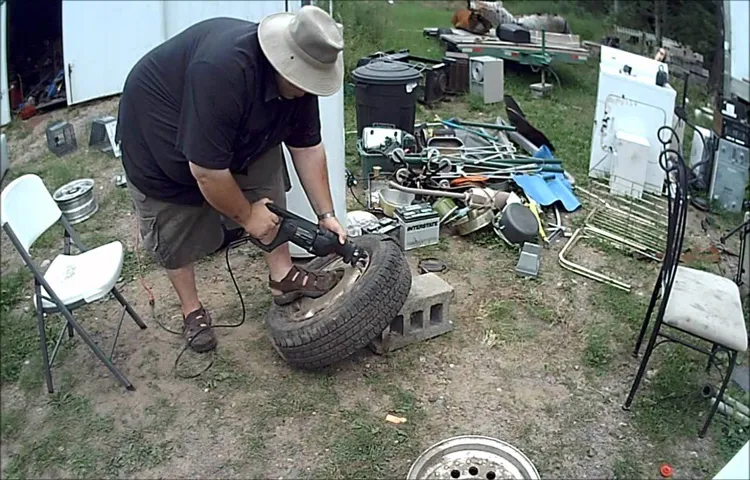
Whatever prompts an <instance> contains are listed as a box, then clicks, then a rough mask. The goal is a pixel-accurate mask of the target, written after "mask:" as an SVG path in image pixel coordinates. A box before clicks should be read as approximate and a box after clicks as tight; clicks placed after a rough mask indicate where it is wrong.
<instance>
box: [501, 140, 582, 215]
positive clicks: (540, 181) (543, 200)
mask: <svg viewBox="0 0 750 480" xmlns="http://www.w3.org/2000/svg"><path fill="white" fill-rule="evenodd" d="M543 148H546V147H543ZM545 177H546V178H545ZM549 177H552V178H549ZM513 181H514V182H516V185H518V186H519V187H521V189H522V190H523V193H525V194H526V196H527V197H529V198H530V199H531V200H534V201H535V202H536V203H538V204H539V205H543V206H545V207H547V206H550V205H552V204H553V203H555V202H560V203H561V204H562V206H563V209H564V210H565V211H566V212H574V211H576V210H578V208H579V207H580V206H581V202H580V201H578V198H576V196H575V195H574V194H573V187H572V186H571V185H570V182H568V180H567V179H566V178H565V175H563V174H562V173H556V174H554V175H549V174H547V175H544V176H542V175H515V174H514V175H513Z"/></svg>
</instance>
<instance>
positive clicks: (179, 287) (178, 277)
mask: <svg viewBox="0 0 750 480" xmlns="http://www.w3.org/2000/svg"><path fill="white" fill-rule="evenodd" d="M167 276H168V277H169V281H170V282H172V286H173V287H174V289H175V291H176V292H177V296H178V297H180V303H181V304H182V314H183V316H185V317H187V316H188V314H190V313H192V312H194V311H196V310H198V309H199V308H201V302H200V300H199V299H198V289H197V288H196V286H195V271H194V270H193V264H192V263H191V264H190V265H187V266H185V267H182V268H178V269H176V270H167Z"/></svg>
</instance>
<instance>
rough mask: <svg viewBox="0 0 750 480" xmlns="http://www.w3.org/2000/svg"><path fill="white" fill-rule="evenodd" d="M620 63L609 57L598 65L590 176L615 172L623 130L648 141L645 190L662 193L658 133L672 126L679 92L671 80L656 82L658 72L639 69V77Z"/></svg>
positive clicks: (662, 176) (603, 175)
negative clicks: (677, 92)
mask: <svg viewBox="0 0 750 480" xmlns="http://www.w3.org/2000/svg"><path fill="white" fill-rule="evenodd" d="M646 60H648V59H646ZM619 63H620V61H619V60H618V61H616V62H615V61H614V60H610V63H605V64H602V65H600V67H599V85H598V90H597V98H596V113H595V116H594V125H593V131H592V135H591V152H590V158H589V176H590V177H594V178H602V177H605V176H608V175H610V174H611V173H612V166H613V161H612V160H613V156H614V154H615V153H616V152H615V148H616V138H617V136H616V134H617V132H618V131H621V132H624V133H627V134H630V135H633V136H637V137H642V138H644V139H645V140H646V142H647V144H648V145H649V150H648V158H647V160H646V162H643V164H645V165H646V173H645V184H644V186H643V189H644V190H645V191H646V192H650V193H656V194H660V193H661V192H662V186H663V184H664V171H663V170H662V169H661V167H660V166H659V154H660V153H661V149H662V145H661V143H660V142H659V139H658V136H657V132H658V130H659V128H660V127H662V126H664V125H668V126H670V127H671V126H672V125H673V121H674V106H675V99H676V92H675V90H674V88H672V86H671V85H669V83H667V84H665V85H664V86H662V87H660V86H659V85H657V84H656V74H655V73H654V76H653V77H651V76H650V73H651V71H650V70H648V69H647V68H640V69H639V71H641V74H640V76H635V75H628V74H626V73H624V72H623V71H622V70H621V68H620V67H618V66H617V65H618V64H619ZM656 63H659V62H656ZM638 164H639V165H640V164H641V162H638ZM629 176H631V177H640V175H636V174H633V175H629Z"/></svg>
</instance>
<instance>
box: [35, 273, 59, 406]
mask: <svg viewBox="0 0 750 480" xmlns="http://www.w3.org/2000/svg"><path fill="white" fill-rule="evenodd" d="M36 293H37V294H36V320H37V327H38V328H39V346H40V347H41V350H42V364H43V367H44V380H45V382H46V383H47V392H49V393H54V391H55V390H54V387H53V385H52V371H51V369H52V366H51V365H50V362H49V351H48V350H47V332H46V331H45V326H44V312H43V311H42V298H41V295H40V289H39V286H38V285H37V287H36Z"/></svg>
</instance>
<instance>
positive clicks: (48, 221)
mask: <svg viewBox="0 0 750 480" xmlns="http://www.w3.org/2000/svg"><path fill="white" fill-rule="evenodd" d="M0 221H2V226H3V230H4V231H5V233H6V234H7V235H8V238H9V239H10V241H11V243H12V244H13V246H14V247H15V249H16V250H17V251H18V253H19V254H20V255H21V258H22V260H23V262H24V264H25V265H26V267H28V268H29V269H30V270H31V272H32V273H33V275H34V297H33V301H34V305H35V308H36V317H37V326H38V328H39V341H40V346H41V351H42V352H41V353H42V362H43V364H44V365H43V366H44V378H45V380H46V383H47V391H48V392H49V393H53V392H54V388H53V385H52V371H51V369H52V364H53V363H54V360H55V356H56V355H57V352H58V349H59V348H60V345H61V343H62V340H63V338H64V334H65V332H66V330H67V332H68V336H69V337H73V332H74V331H75V332H77V333H78V334H79V335H80V336H81V338H82V339H83V341H84V342H85V343H86V345H88V346H89V348H91V350H92V351H93V352H94V354H95V355H96V356H97V358H99V360H101V361H102V363H104V365H105V366H106V367H107V369H109V371H110V372H111V373H112V374H113V375H114V376H115V378H116V379H117V380H118V381H119V382H120V383H121V384H122V385H123V386H125V387H126V388H127V389H128V390H134V389H135V388H134V387H133V384H132V383H130V381H129V380H128V379H127V378H126V377H125V376H124V375H123V374H122V373H121V372H120V371H119V370H118V369H117V368H116V367H115V366H114V364H113V363H112V354H113V353H114V350H115V346H116V345H117V339H118V337H119V334H120V329H121V327H122V323H123V320H124V318H125V313H126V312H127V313H128V314H130V316H131V317H132V319H133V321H134V322H135V323H136V325H138V326H139V327H140V328H141V329H145V328H146V324H145V323H143V321H142V320H141V318H140V317H139V316H138V314H137V313H136V312H135V310H134V309H133V308H132V307H131V305H130V304H129V303H128V301H127V300H125V298H124V297H123V296H122V295H121V294H120V292H119V291H118V290H117V288H116V287H115V283H117V279H118V278H119V277H120V272H121V270H122V265H123V261H124V252H123V246H122V243H120V242H118V241H114V242H110V243H107V244H106V245H101V246H99V247H96V248H93V249H90V250H89V249H86V248H85V247H84V246H83V243H82V242H81V239H80V237H79V236H78V234H77V233H76V232H75V230H73V227H72V226H71V225H70V223H69V222H68V220H67V219H66V218H65V216H64V215H63V214H62V212H61V211H60V209H59V207H58V206H57V203H55V201H54V199H53V198H52V195H50V193H49V191H48V190H47V187H45V185H44V182H43V181H42V179H41V178H39V177H38V176H36V175H23V176H21V177H19V178H17V179H15V180H13V181H12V182H11V183H9V184H8V186H7V187H5V188H4V189H3V192H2V196H1V197H0ZM58 221H59V222H60V223H61V224H62V226H63V228H64V230H65V231H64V235H63V239H62V240H63V253H62V254H61V255H58V256H57V257H55V259H54V260H52V262H51V263H50V265H49V267H48V268H47V270H46V272H44V273H42V272H41V270H40V269H39V267H37V265H36V264H35V263H34V261H33V260H32V258H31V253H30V249H31V247H32V245H33V244H34V242H36V241H37V239H38V238H39V237H40V236H41V235H42V234H43V233H44V232H46V231H47V230H49V229H50V227H52V226H53V225H55V224H56V223H57V222H58ZM71 243H72V244H73V245H74V246H75V247H76V248H77V249H78V250H79V251H80V253H78V254H71V249H70V247H71ZM110 293H112V295H114V297H115V298H116V299H117V301H118V302H120V304H121V305H122V306H123V310H122V314H121V315H120V322H119V324H118V325H117V332H116V333H115V336H114V339H113V341H112V347H111V351H110V354H109V356H107V355H105V354H104V352H102V350H101V349H100V348H99V346H98V345H97V344H96V342H94V340H93V339H92V338H91V336H90V335H89V333H88V332H87V331H86V330H85V329H84V328H83V327H82V326H81V324H80V323H79V322H78V321H77V320H76V318H75V316H74V315H73V313H72V312H73V310H75V309H77V308H80V307H82V306H83V305H86V304H89V303H92V302H95V301H98V300H102V299H104V298H105V297H107V296H108V295H109V294H110ZM51 313H60V314H61V315H62V316H63V317H64V318H65V320H66V321H65V325H64V326H63V328H62V329H61V331H60V333H59V334H58V337H57V342H56V343H55V347H54V349H53V350H52V354H51V355H50V354H49V352H48V349H47V338H46V334H45V314H51Z"/></svg>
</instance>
